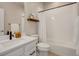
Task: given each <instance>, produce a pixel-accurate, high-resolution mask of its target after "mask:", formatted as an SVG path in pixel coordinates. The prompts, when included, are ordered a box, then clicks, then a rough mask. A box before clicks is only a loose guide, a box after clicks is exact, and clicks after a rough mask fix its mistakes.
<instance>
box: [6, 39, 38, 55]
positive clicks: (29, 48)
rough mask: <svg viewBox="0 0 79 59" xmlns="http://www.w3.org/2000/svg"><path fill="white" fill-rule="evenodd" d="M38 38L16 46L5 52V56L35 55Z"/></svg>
mask: <svg viewBox="0 0 79 59" xmlns="http://www.w3.org/2000/svg"><path fill="white" fill-rule="evenodd" d="M36 43H37V40H33V41H31V42H29V43H27V44H24V45H22V46H20V47H17V48H14V49H13V50H11V51H9V52H8V53H6V54H5V56H35V55H36Z"/></svg>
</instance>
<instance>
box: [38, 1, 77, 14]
mask: <svg viewBox="0 0 79 59" xmlns="http://www.w3.org/2000/svg"><path fill="white" fill-rule="evenodd" d="M75 3H77V2H73V3H69V4H65V5H61V6H57V7H54V8H50V9H46V10H42V11H39V13H41V12H44V11H48V10H51V9H56V8H60V7H65V6H68V5H72V4H75Z"/></svg>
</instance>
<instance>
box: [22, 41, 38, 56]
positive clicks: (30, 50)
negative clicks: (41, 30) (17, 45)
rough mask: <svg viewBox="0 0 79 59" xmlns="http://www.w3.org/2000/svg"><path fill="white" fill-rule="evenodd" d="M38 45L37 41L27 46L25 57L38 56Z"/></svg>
mask: <svg viewBox="0 0 79 59" xmlns="http://www.w3.org/2000/svg"><path fill="white" fill-rule="evenodd" d="M36 43H37V41H36V40H35V41H33V42H31V43H29V44H28V45H26V46H25V52H24V55H25V56H31V55H32V56H33V55H36Z"/></svg>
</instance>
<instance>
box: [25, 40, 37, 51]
mask: <svg viewBox="0 0 79 59" xmlns="http://www.w3.org/2000/svg"><path fill="white" fill-rule="evenodd" d="M36 42H37V41H33V42H31V43H29V44H28V45H26V46H25V51H29V50H31V49H33V48H34V47H36Z"/></svg>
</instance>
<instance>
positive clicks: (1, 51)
mask: <svg viewBox="0 0 79 59" xmlns="http://www.w3.org/2000/svg"><path fill="white" fill-rule="evenodd" d="M36 43H37V39H36V38H35V37H28V36H24V37H21V38H19V39H17V38H13V39H12V40H8V39H7V40H2V41H0V56H31V55H32V56H33V55H34V56H35V55H36Z"/></svg>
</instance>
